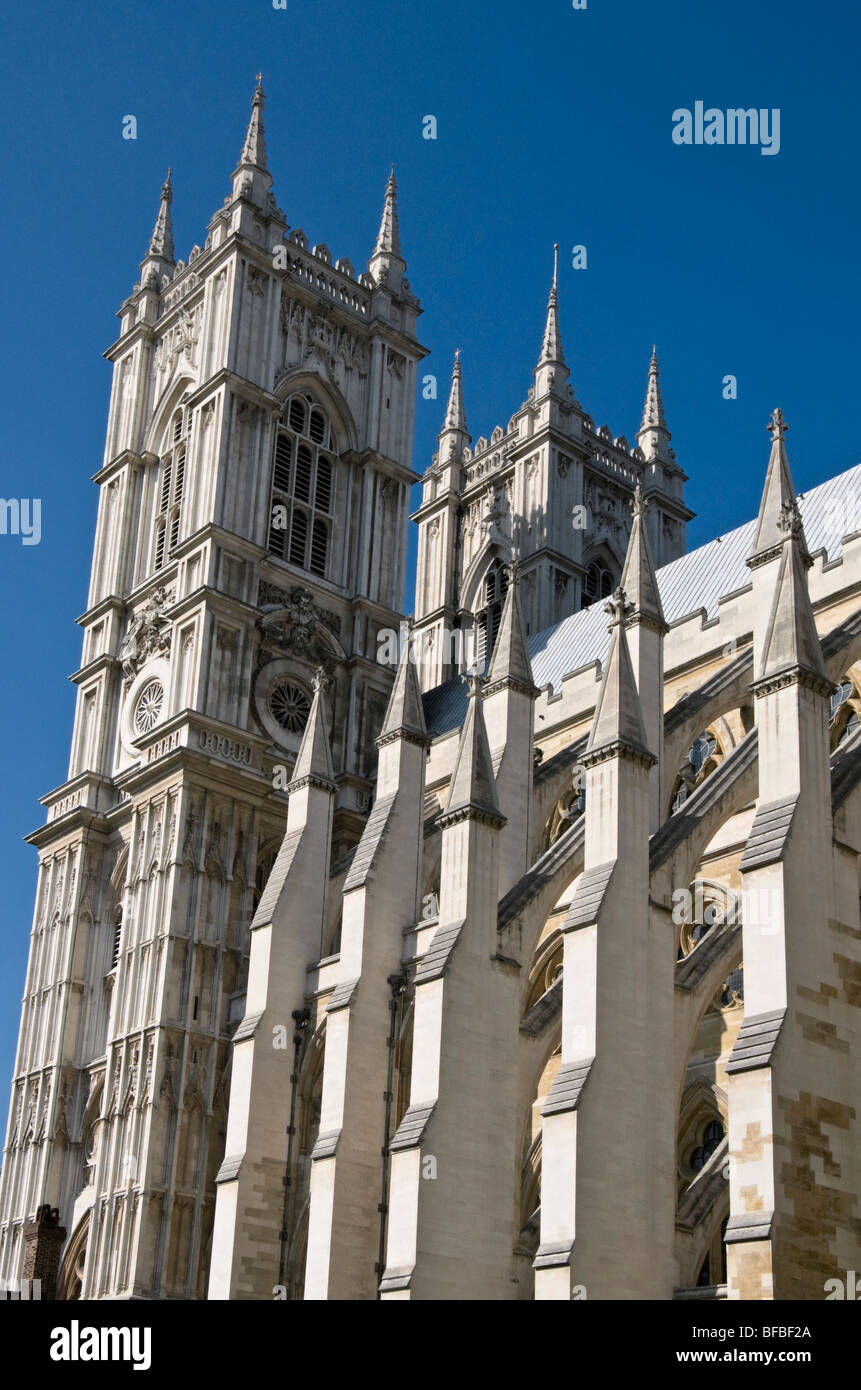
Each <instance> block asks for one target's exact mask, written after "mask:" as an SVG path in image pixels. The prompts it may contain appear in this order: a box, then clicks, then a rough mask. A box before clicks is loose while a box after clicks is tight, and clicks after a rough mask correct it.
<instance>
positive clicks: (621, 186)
mask: <svg viewBox="0 0 861 1390" xmlns="http://www.w3.org/2000/svg"><path fill="white" fill-rule="evenodd" d="M287 4H288V8H287V10H286V11H279V10H275V9H273V7H272V4H271V0H242V3H238V2H236V0H235V2H234V3H232V4H231V3H225V0H207V3H200V2H199V0H197V2H195V3H193V2H192V0H174V3H171V4H168V3H165V0H147V3H145V4H138V5H130V4H124V5H113V6H93V5H92V4H86V5H85V4H81V3H64V4H53V5H46V6H26V5H24V4H21V3H19V5H18V7H17V11H16V12H15V13H12V12H11V11H9V10H7V13H6V17H5V19H4V43H3V53H2V60H0V61H2V69H3V74H2V75H3V81H2V84H0V108H1V109H2V114H3V129H4V131H5V135H6V150H5V161H4V175H5V177H4V188H5V190H6V191H5V194H4V199H3V201H4V210H3V218H2V233H0V235H2V238H3V240H4V243H5V245H4V246H3V265H4V267H5V274H4V291H5V300H6V310H5V325H4V326H5V329H6V337H7V345H8V346H7V354H6V368H5V371H4V373H3V386H4V388H5V393H6V400H5V405H4V409H3V411H2V416H0V421H2V430H3V446H4V447H3V453H2V458H3V465H2V474H0V493H2V495H3V496H4V497H11V496H16V497H33V496H38V497H41V499H42V510H43V523H42V525H43V537H42V541H41V544H40V545H38V546H33V547H24V546H22V545H21V543H20V541H19V539H18V538H16V537H10V536H0V583H2V586H3V596H4V601H3V604H2V607H0V624H2V633H3V646H4V656H5V660H4V669H5V673H6V675H5V680H4V681H3V688H2V691H0V698H2V709H1V710H0V721H2V722H1V723H0V727H2V728H3V730H4V732H5V738H4V759H3V774H4V775H3V792H4V794H3V797H2V804H0V871H2V888H3V905H4V908H5V921H4V923H3V926H4V928H5V931H4V936H3V969H2V972H0V989H2V996H0V1080H2V1085H3V1086H4V1087H5V1077H6V1075H8V1073H9V1071H10V1069H11V1065H12V1060H13V1052H14V1045H15V1038H16V1035H17V1024H18V1009H19V1001H20V997H21V993H22V989H23V981H24V969H25V962H26V953H27V945H28V934H29V930H30V921H31V912H32V897H33V889H34V885H35V865H36V855H35V851H33V850H32V849H30V848H29V846H26V845H24V844H23V843H22V839H21V837H22V835H24V834H25V833H27V832H28V831H30V830H32V829H34V828H35V827H36V826H37V825H39V824H41V823H42V820H43V815H42V808H41V807H40V806H39V805H38V804H37V798H38V797H39V796H40V795H43V794H44V793H45V792H47V791H49V790H51V789H52V788H54V787H56V786H57V785H58V784H60V783H61V782H62V781H63V780H64V778H65V776H66V771H67V759H68V743H69V735H70V731H71V721H72V711H73V693H74V692H73V689H72V687H71V686H70V685H68V684H67V683H66V681H65V677H66V676H67V674H68V673H69V672H71V671H73V670H74V669H75V668H76V667H77V665H78V663H79V656H80V631H79V629H78V628H77V627H76V626H75V622H74V619H75V618H76V617H77V616H78V615H79V614H80V613H81V612H82V611H83V608H84V605H85V601H86V590H87V579H88V572H89V561H90V549H91V544H92V536H93V527H94V521H95V514H96V489H95V487H94V486H93V485H92V484H90V482H89V481H88V480H89V478H90V475H91V474H92V473H93V472H94V471H95V470H96V469H97V468H98V467H99V465H100V463H101V458H102V448H103V439H104V426H105V413H106V407H107V401H108V391H109V385H110V371H109V368H108V365H107V363H105V362H104V361H103V360H102V359H101V353H102V352H103V351H104V349H105V348H106V347H107V346H108V345H109V344H110V343H111V342H112V341H113V339H114V337H115V336H116V331H117V323H116V320H115V318H114V317H113V316H114V313H115V311H116V309H117V308H118V307H119V305H120V303H121V301H122V300H123V299H124V298H125V296H126V295H127V294H128V293H129V291H130V289H131V287H132V285H133V283H134V281H135V279H136V276H137V272H138V262H139V261H140V259H141V257H142V256H143V254H144V251H145V248H146V245H147V240H148V237H149V233H150V230H151V227H152V223H153V220H154V217H155V212H156V209H157V204H158V190H159V187H160V185H161V182H162V179H163V177H164V171H165V168H166V166H167V165H168V164H171V165H172V166H173V170H174V188H175V199H174V226H175V232H176V243H177V255H178V256H181V257H183V258H185V257H187V255H188V252H189V250H190V249H191V247H192V246H193V245H194V243H195V242H199V243H200V244H202V243H203V241H204V238H205V235H206V226H207V222H208V220H209V218H210V216H211V214H212V213H213V211H214V210H215V209H216V208H217V207H218V206H219V205H220V203H221V201H222V199H223V198H224V196H225V194H226V193H227V192H228V189H229V175H230V173H231V171H232V169H233V168H234V166H235V164H236V161H237V157H238V154H239V150H240V148H241V145H242V139H243V134H244V130H245V125H246V122H247V118H248V112H249V103H250V97H251V92H252V89H253V86H254V74H255V73H256V72H257V71H258V69H262V71H263V74H264V84H265V88H266V94H267V103H266V133H267V142H268V147H269V161H270V167H271V169H272V171H273V173H274V176H275V192H276V194H277V197H278V200H279V202H280V204H281V206H282V207H283V208H284V209H285V212H286V215H287V219H288V222H290V223H291V224H292V225H293V226H301V227H302V228H303V229H304V230H305V232H306V234H307V235H308V238H309V242H311V243H312V244H313V243H314V242H316V241H325V242H326V243H327V244H328V245H329V246H330V248H331V250H332V253H333V256H335V257H338V256H348V257H350V258H351V259H352V260H353V262H354V263H355V264H356V265H357V267H359V268H362V267H363V266H364V263H365V261H366V260H367V257H368V255H369V254H370V251H371V248H372V245H373V241H374V237H375V234H376V230H377V226H378V222H379V215H380V207H381V201H382V194H383V188H384V183H385V178H386V174H387V172H388V166H389V162H390V161H391V160H394V162H395V164H396V168H397V174H398V182H399V186H400V211H401V233H402V238H403V244H404V250H405V255H406V257H407V260H408V262H409V271H408V274H409V276H410V279H411V282H412V286H413V288H414V290H415V291H416V293H417V294H418V295H419V296H420V297H421V299H422V302H423V304H424V308H425V313H424V316H423V318H422V319H421V320H420V334H421V337H422V340H423V341H424V343H425V344H426V345H427V346H428V347H429V348H430V349H431V353H432V355H431V357H430V358H429V359H428V365H427V368H426V370H428V371H435V372H437V373H438V374H439V376H440V382H441V391H443V390H444V384H445V379H446V378H447V375H448V372H449V368H450V362H451V356H452V353H453V350H454V348H455V347H456V346H458V345H459V346H461V347H462V349H463V364H464V378H465V390H466V405H467V413H468V419H469V423H470V427H471V430H472V433H473V436H474V437H478V435H479V434H488V435H489V433H490V431H491V430H492V428H493V427H494V425H496V424H498V423H499V424H503V425H504V424H505V423H506V422H507V421H508V419H509V417H510V416H511V414H512V413H513V411H514V410H515V409H516V407H517V406H518V405H519V404H520V403H521V401H522V400H523V398H524V396H525V393H526V390H527V387H528V386H529V385H530V383H531V380H532V377H531V371H532V367H533V365H534V362H535V359H536V356H537V353H538V348H539V343H540V339H541V331H542V326H543V317H544V306H545V303H546V297H547V289H548V279H549V274H550V264H551V247H552V244H553V242H554V241H558V242H559V243H560V245H561V248H562V251H563V255H562V261H561V272H560V300H561V316H562V331H563V341H564V344H565V350H566V354H567V357H568V361H569V363H570V365H571V367H572V373H573V374H572V380H573V383H574V387H575V390H576V393H577V396H578V398H579V399H580V401H581V402H582V403H583V405H584V406H585V408H586V409H587V410H588V411H589V412H590V413H591V414H592V415H593V416H594V418H595V420H596V422H597V423H604V422H606V423H608V424H609V425H610V426H611V428H612V429H613V432H614V433H615V434H619V433H623V432H624V433H625V434H627V435H628V437H629V438H631V437H633V434H634V432H635V430H636V429H637V426H638V424H639V416H640V409H641V405H642V397H643V392H644V387H645V379H646V370H647V365H648V357H649V352H650V349H651V344H652V342H653V341H656V342H657V344H658V348H659V353H660V358H661V366H662V375H663V387H664V400H665V404H666V408H667V413H668V418H669V424H670V427H671V429H672V431H673V436H674V445H675V447H676V449H677V452H678V457H679V461H680V462H681V463H682V465H683V467H684V468H685V469H686V471H687V472H688V473H689V475H690V483H689V485H688V494H687V495H688V500H689V503H690V505H691V506H692V507H693V508H694V509H695V510H696V512H697V513H698V518H697V520H696V521H695V522H694V523H693V524H692V526H691V527H690V529H689V545H695V544H698V543H700V542H702V541H704V540H706V539H708V538H709V537H711V536H712V535H715V534H720V533H721V532H723V531H725V530H728V529H729V528H730V527H732V526H734V525H737V524H739V523H740V522H742V521H744V520H745V519H747V518H748V517H749V516H751V515H752V514H753V512H754V511H755V509H756V506H757V502H758V497H759V489H760V486H761V481H762V476H763V470H764V466H765V462H766V458H767V451H768V438H767V436H766V433H765V424H766V421H767V418H768V414H769V412H770V411H771V409H772V408H773V407H774V406H775V405H777V404H780V405H781V406H782V407H783V409H784V411H785V413H786V415H787V418H788V420H789V422H790V425H791V433H790V435H789V438H788V445H789V449H790V458H791V461H792V466H793V470H794V474H795V480H796V484H797V486H798V488H799V489H803V488H806V487H809V486H811V485H813V484H814V483H817V482H820V481H821V480H822V479H824V478H826V477H828V476H830V475H832V474H834V473H837V472H839V471H841V470H843V469H845V468H847V467H849V466H850V465H851V464H854V463H856V462H857V461H858V459H859V454H860V453H861V450H859V433H861V431H859V424H858V420H857V413H858V407H857V400H858V391H857V375H858V371H859V367H861V362H860V361H859V353H858V350H857V345H856V339H857V331H856V324H857V322H858V319H859V277H858V273H857V268H856V260H857V256H858V250H859V230H858V228H859V192H858V173H857V170H858V154H857V145H858V133H859V114H858V109H857V105H856V95H857V90H858V80H857V55H858V52H859V50H861V18H859V13H858V11H857V9H856V7H855V6H854V5H853V4H852V3H851V2H850V0H841V3H831V4H818V5H814V4H810V3H801V0H724V3H722V4H720V5H711V6H706V5H703V4H692V3H691V0H654V2H653V3H648V2H647V0H588V9H587V10H585V11H575V10H574V9H573V8H572V6H571V3H570V0H538V3H533V4H531V5H525V4H514V3H511V0H500V3H496V4H489V3H483V4H468V3H467V4H464V3H463V0H436V3H434V4H413V5H410V4H405V3H403V0H400V2H397V0H388V3H370V2H366V3H362V4H358V5H357V4H356V3H355V0H352V3H348V0H326V3H325V4H309V3H307V0H287ZM697 100H703V101H704V102H705V103H706V105H707V106H709V105H711V106H715V107H718V108H722V109H725V108H727V107H730V106H744V107H749V106H756V107H758V108H759V107H767V108H772V107H779V108H780V111H781V146H782V148H781V151H780V153H779V155H777V156H776V157H765V156H763V155H761V154H760V152H759V150H758V149H751V148H738V147H736V148H729V147H723V148H721V147H692V148H680V147H678V146H676V145H675V144H674V143H673V142H672V139H671V129H672V121H671V117H672V112H673V110H674V109H675V108H677V107H689V108H693V106H694V103H695V101H697ZM128 114H133V115H135V116H136V117H137V120H138V139H137V140H136V141H127V140H124V139H122V135H121V129H122V118H123V117H124V116H125V115H128ZM427 114H434V115H435V116H436V117H437V119H438V123H439V138H438V140H437V141H436V142H429V141H425V140H423V139H422V138H421V118H422V117H423V116H424V115H427ZM575 243H585V245H586V246H587V248H588V256H589V268H588V270H587V271H585V272H584V271H574V270H573V269H572V268H571V258H570V254H566V253H567V252H568V250H569V248H570V247H571V246H572V245H573V244H575ZM726 373H733V374H735V375H736V376H737V377H738V382H739V399H738V400H737V401H735V402H727V401H724V400H723V399H722V395H721V381H722V377H723V376H724V375H725V374H726ZM442 410H443V402H442V401H441V400H440V401H437V402H430V403H426V402H424V401H422V400H421V399H419V401H418V404H417V430H416V452H415V457H414V462H415V465H416V467H417V469H418V470H419V471H421V470H423V469H424V467H425V466H426V463H427V461H428V459H429V456H430V453H431V452H432V449H433V446H434V436H435V434H436V431H437V429H438V428H439V424H440V421H441V415H442ZM0 1096H2V1102H0V1108H2V1109H3V1112H4V1115H5V1107H6V1092H5V1090H0Z"/></svg>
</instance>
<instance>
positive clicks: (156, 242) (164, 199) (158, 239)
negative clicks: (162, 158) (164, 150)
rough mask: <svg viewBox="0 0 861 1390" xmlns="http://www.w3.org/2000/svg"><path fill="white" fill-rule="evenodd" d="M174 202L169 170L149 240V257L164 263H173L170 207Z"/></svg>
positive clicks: (162, 187)
mask: <svg viewBox="0 0 861 1390" xmlns="http://www.w3.org/2000/svg"><path fill="white" fill-rule="evenodd" d="M172 202H173V179H172V176H171V171H170V169H168V171H167V176H166V178H165V181H164V183H163V184H162V186H161V203H160V205H159V210H158V216H157V217H156V219H155V226H154V227H153V229H152V236H151V237H150V240H149V250H148V251H147V256H148V257H149V256H154V257H156V258H158V259H159V260H162V261H169V262H171V263H173V260H174V250H173V223H172V220H171V215H170V205H171V203H172Z"/></svg>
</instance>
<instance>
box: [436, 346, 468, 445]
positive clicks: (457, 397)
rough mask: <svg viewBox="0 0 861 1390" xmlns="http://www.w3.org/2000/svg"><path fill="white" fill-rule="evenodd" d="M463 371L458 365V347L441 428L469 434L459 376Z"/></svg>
mask: <svg viewBox="0 0 861 1390" xmlns="http://www.w3.org/2000/svg"><path fill="white" fill-rule="evenodd" d="M462 375H463V373H462V370H461V365H460V348H458V349H457V350H456V352H455V354H454V366H453V368H452V373H451V391H450V392H449V397H448V406H447V407H446V412H445V419H444V421H443V426H442V427H443V430H459V431H460V432H461V433H462V434H466V435H468V434H469V431H468V430H467V427H466V411H465V410H464V406H463V387H462V384H461V377H462Z"/></svg>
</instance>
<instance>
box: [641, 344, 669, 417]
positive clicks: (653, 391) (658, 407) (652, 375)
mask: <svg viewBox="0 0 861 1390" xmlns="http://www.w3.org/2000/svg"><path fill="white" fill-rule="evenodd" d="M649 429H658V430H666V431H667V433H669V431H668V430H667V421H666V417H665V415H664V402H663V400H662V399H661V378H660V371H659V368H658V349H657V348H656V347H655V346H654V344H653V346H652V360H651V362H650V363H649V384H648V386H647V387H646V400H645V404H644V405H643V419H642V422H641V424H640V428H639V430H638V431H637V435H638V437H639V436H640V435H641V434H642V433H643V431H644V430H649Z"/></svg>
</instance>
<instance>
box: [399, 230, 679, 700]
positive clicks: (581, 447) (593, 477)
mask: <svg viewBox="0 0 861 1390" xmlns="http://www.w3.org/2000/svg"><path fill="white" fill-rule="evenodd" d="M556 254H557V253H556V251H554V266H553V283H552V285H551V289H550V299H549V302H548V305H547V322H546V326H545V329H544V338H543V341H542V344H541V351H540V353H539V357H538V362H537V365H536V367H535V370H534V372H533V376H534V378H535V384H534V386H531V387H530V388H529V393H528V396H527V399H526V401H524V403H523V404H522V405H521V406H520V408H519V410H517V411H516V412H515V414H514V415H513V416H512V417H511V419H510V420H509V422H508V424H507V426H506V427H505V429H503V428H502V426H501V425H500V426H497V428H496V429H494V430H493V432H492V434H491V436H490V439H489V440H488V439H485V438H481V439H479V440H478V441H477V443H476V444H475V445H474V446H473V445H472V439H471V436H470V434H469V431H468V429H467V422H466V411H465V407H464V397H463V381H462V368H461V362H460V353H458V354H457V356H456V358H455V363H454V371H453V374H452V383H451V395H450V398H449V402H448V408H447V410H446V414H445V419H444V421H443V427H442V432H441V434H440V436H439V449H438V451H437V453H436V454H435V455H434V459H433V463H432V465H431V467H430V468H429V469H428V470H427V472H426V473H425V475H424V477H423V479H422V501H421V506H420V507H419V509H418V511H417V512H416V514H415V517H414V520H415V521H417V522H418V528H419V552H418V574H417V582H416V620H417V633H416V640H417V642H418V644H419V645H418V650H419V652H420V653H421V658H420V665H421V669H422V678H423V685H424V688H425V689H431V688H432V687H433V686H436V685H439V684H440V683H441V682H442V681H444V680H446V679H447V678H448V677H449V676H451V675H453V674H454V673H455V672H456V671H457V670H459V669H460V670H462V669H464V667H465V666H467V665H470V664H472V663H473V662H477V663H478V664H479V665H480V666H483V664H485V663H486V661H487V659H488V658H489V655H490V649H491V648H492V646H493V641H494V638H495V635H496V630H497V628H498V626H499V620H500V617H501V614H502V604H503V601H504V598H505V586H506V584H507V579H506V569H505V567H506V565H507V564H508V563H509V562H510V561H511V560H514V561H516V562H517V563H518V564H519V567H520V573H521V576H522V581H523V583H522V591H521V592H522V600H521V601H522V606H523V614H524V619H525V622H526V633H527V636H530V635H532V634H534V633H537V632H540V631H542V630H543V629H544V628H548V627H550V626H551V625H552V624H554V623H557V622H559V621H560V619H562V618H565V617H567V616H568V615H569V614H570V613H576V612H577V611H578V610H579V609H580V608H583V607H585V606H586V605H588V604H590V603H593V602H595V601H596V600H598V599H606V598H607V597H608V596H609V595H610V594H611V593H612V591H613V589H615V587H616V585H617V584H618V581H619V576H620V575H621V572H622V565H623V564H624V560H625V549H626V546H627V540H628V533H629V530H630V506H629V504H630V500H631V497H632V495H633V492H634V488H635V487H636V486H637V485H638V484H639V485H640V486H641V487H642V489H643V492H644V495H645V497H646V499H647V500H648V502H649V503H650V504H651V506H650V509H649V515H648V527H649V533H650V539H651V544H652V552H653V555H654V559H655V563H656V564H657V565H663V564H667V563H668V562H669V561H670V560H675V559H676V558H677V557H678V556H680V555H682V554H684V550H685V524H686V522H688V521H689V520H690V518H691V517H692V515H693V513H692V512H690V511H689V510H688V508H687V507H686V506H685V503H684V497H683V489H684V484H685V482H686V481H687V480H686V478H685V474H684V473H683V472H682V469H681V468H680V467H679V464H678V463H677V461H676V456H675V451H674V450H673V449H672V448H671V446H670V439H671V437H672V436H671V435H670V431H669V429H668V428H667V422H666V419H665V417H664V407H663V402H662V399H661V387H660V380H659V375H658V358H657V353H656V352H655V351H654V350H653V352H652V360H651V363H650V366H649V381H648V389H647V393H646V401H645V406H644V409H643V418H642V423H641V426H640V429H639V430H638V432H637V440H636V443H635V444H634V445H632V446H631V445H629V444H628V441H627V439H626V438H625V437H624V436H623V435H620V436H617V437H615V438H614V436H613V433H612V430H611V429H610V428H609V426H608V425H601V426H596V424H595V422H594V421H593V420H592V418H591V417H590V416H589V415H587V414H586V412H585V410H584V409H583V407H582V406H581V405H580V403H579V402H578V401H577V399H576V397H575V395H574V389H573V387H572V386H571V384H570V372H569V369H568V367H567V366H566V364H565V354H564V351H563V348H562V339H561V335H560V330H559V305H558V291H557V267H556Z"/></svg>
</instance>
